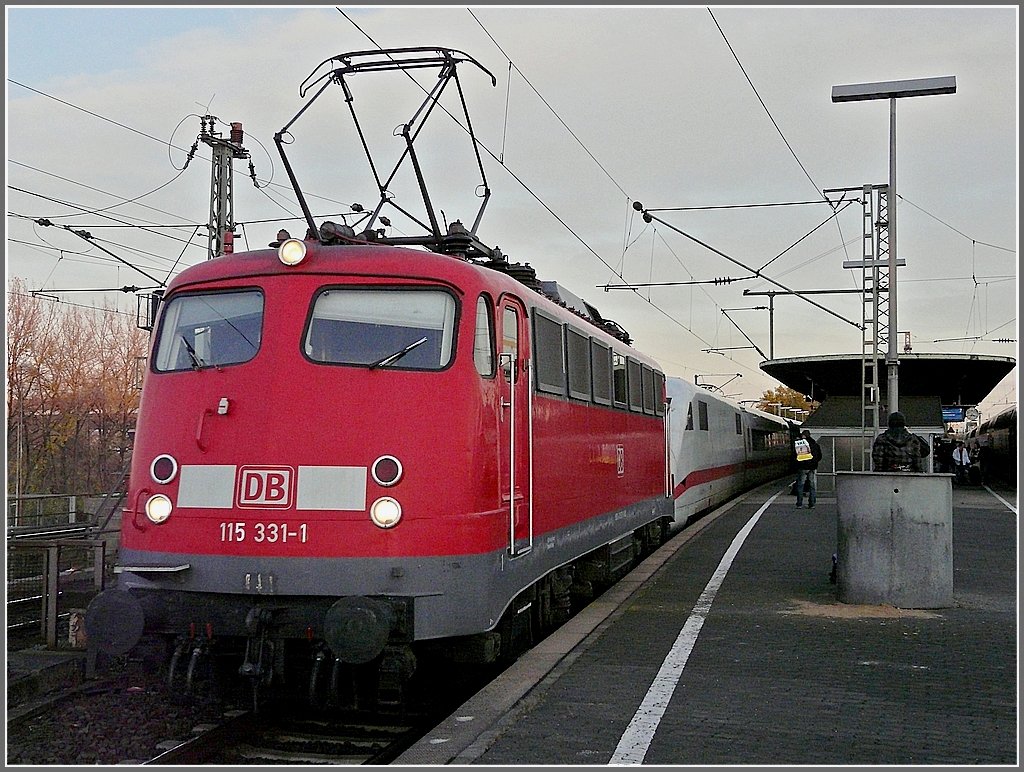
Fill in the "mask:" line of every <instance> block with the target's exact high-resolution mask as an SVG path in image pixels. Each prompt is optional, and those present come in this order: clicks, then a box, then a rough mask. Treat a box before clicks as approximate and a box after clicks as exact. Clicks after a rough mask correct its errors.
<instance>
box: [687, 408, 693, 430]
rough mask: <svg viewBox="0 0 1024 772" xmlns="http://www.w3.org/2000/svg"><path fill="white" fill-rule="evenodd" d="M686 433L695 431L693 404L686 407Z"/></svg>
mask: <svg viewBox="0 0 1024 772" xmlns="http://www.w3.org/2000/svg"><path fill="white" fill-rule="evenodd" d="M686 431H688V432H692V431H693V403H692V402H691V403H690V404H689V405H687V406H686Z"/></svg>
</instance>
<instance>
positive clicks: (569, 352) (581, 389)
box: [565, 327, 590, 400]
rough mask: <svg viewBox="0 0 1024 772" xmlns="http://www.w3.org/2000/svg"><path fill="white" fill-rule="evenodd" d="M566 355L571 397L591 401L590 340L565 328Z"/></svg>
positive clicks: (571, 329)
mask: <svg viewBox="0 0 1024 772" xmlns="http://www.w3.org/2000/svg"><path fill="white" fill-rule="evenodd" d="M565 332H566V335H565V354H566V361H567V362H568V364H569V396H570V397H575V398H576V399H586V400H589V399H590V338H588V337H587V336H586V335H583V334H581V333H578V332H576V330H574V329H573V328H572V327H566V328H565Z"/></svg>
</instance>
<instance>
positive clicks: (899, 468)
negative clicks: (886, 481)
mask: <svg viewBox="0 0 1024 772" xmlns="http://www.w3.org/2000/svg"><path fill="white" fill-rule="evenodd" d="M930 452H931V449H930V448H929V447H928V443H926V442H925V441H924V440H923V439H921V438H920V437H918V436H917V435H916V434H912V433H911V432H909V431H907V420H906V418H904V417H903V413H901V412H899V411H898V410H897V411H895V412H892V413H890V414H889V428H888V429H886V430H885V431H884V432H882V433H881V434H879V435H878V436H877V437H875V442H874V444H873V445H872V446H871V465H872V467H873V468H874V471H876V472H923V471H924V459H925V458H926V457H927V456H928V454H929V453H930Z"/></svg>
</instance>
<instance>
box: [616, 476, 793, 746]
mask: <svg viewBox="0 0 1024 772" xmlns="http://www.w3.org/2000/svg"><path fill="white" fill-rule="evenodd" d="M780 495H782V491H779V492H778V493H776V494H775V495H774V496H772V497H771V498H770V499H768V501H766V502H765V503H764V504H763V505H762V506H761V508H760V509H758V510H757V512H755V513H754V514H753V516H752V517H751V518H750V520H748V521H747V523H746V525H744V526H743V528H742V529H741V530H740V532H739V533H738V534H736V538H734V539H733V540H732V544H730V545H729V549H727V550H726V551H725V555H724V556H723V557H722V562H721V563H719V564H718V568H716V569H715V573H714V574H712V576H711V580H710V581H709V582H708V584H707V586H706V587H705V588H704V592H702V593H701V595H700V597H699V598H698V599H697V603H696V605H695V606H694V607H693V611H691V612H690V616H689V618H688V619H687V620H686V623H685V624H684V625H683V629H682V630H680V631H679V636H678V637H677V638H676V642H675V643H674V644H672V649H671V650H670V651H669V653H668V656H667V657H665V661H664V662H663V663H662V665H661V669H660V670H659V671H658V675H657V676H655V678H654V683H652V684H651V688H650V689H648V690H647V695H646V696H645V697H644V701H643V702H642V703H641V704H640V707H639V708H637V711H636V713H635V714H634V716H633V720H632V721H630V722H629V726H627V727H626V731H625V732H624V733H623V734H622V738H621V739H620V740H619V744H618V747H616V748H615V753H613V754H612V757H611V759H610V760H609V761H608V763H609V764H642V763H643V761H644V757H645V756H646V755H647V750H648V749H649V748H650V747H651V740H653V739H654V733H655V732H656V731H657V729H658V724H660V723H661V717H662V716H663V715H665V709H666V708H667V707H668V703H669V700H671V699H672V694H673V692H675V689H676V684H678V683H679V677H680V676H681V675H682V674H683V668H684V667H685V666H686V661H687V660H688V659H689V658H690V652H691V651H693V647H694V645H695V644H696V643H697V636H698V635H699V634H700V629H701V627H702V626H703V625H704V620H705V619H707V616H708V612H710V611H711V604H712V603H713V602H714V600H715V595H717V594H718V588H719V587H721V586H722V582H723V581H725V575H726V574H727V573H728V572H729V568H730V567H731V566H732V561H733V559H735V557H736V555H737V553H738V552H739V551H740V547H741V546H742V545H743V542H744V540H746V538H747V536H748V535H749V534H750V532H751V530H753V528H754V526H755V525H756V524H757V521H758V519H759V518H760V517H761V515H762V513H764V511H765V510H766V509H768V507H769V506H770V505H771V503H772V502H773V501H775V499H777V498H778V497H779V496H780Z"/></svg>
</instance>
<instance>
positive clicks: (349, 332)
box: [303, 288, 455, 370]
mask: <svg viewBox="0 0 1024 772" xmlns="http://www.w3.org/2000/svg"><path fill="white" fill-rule="evenodd" d="M454 338H455V298H454V297H452V296H451V295H449V294H448V293H447V292H443V291H440V290H412V289H338V288H335V289H329V290H324V291H323V292H321V293H320V294H319V295H318V296H317V297H316V300H315V301H314V303H313V315H312V317H311V318H310V320H309V328H308V330H307V332H306V339H305V341H304V343H303V346H304V350H305V352H306V356H308V357H309V358H310V359H312V360H313V361H315V362H325V363H328V364H342V365H361V366H364V367H370V368H378V367H391V368H395V369H402V370H440V369H441V368H443V367H447V366H448V364H449V363H450V362H451V359H452V350H453V344H454Z"/></svg>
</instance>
